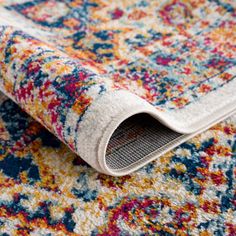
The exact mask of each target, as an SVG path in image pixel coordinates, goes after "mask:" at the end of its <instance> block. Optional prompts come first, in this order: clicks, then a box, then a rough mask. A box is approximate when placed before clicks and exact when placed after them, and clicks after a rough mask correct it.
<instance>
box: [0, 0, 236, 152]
mask: <svg viewBox="0 0 236 236" xmlns="http://www.w3.org/2000/svg"><path fill="white" fill-rule="evenodd" d="M3 7H4V8H5V10H7V11H9V12H10V13H11V14H12V16H14V14H17V16H18V17H20V19H21V20H22V21H26V24H27V25H29V26H30V27H31V28H36V29H38V30H39V31H40V32H41V34H40V35H43V36H40V37H39V38H35V37H32V36H30V35H29V34H28V33H30V30H29V29H28V30H27V29H25V31H27V32H28V31H29V32H28V33H27V32H22V31H20V30H18V29H16V28H14V27H9V26H2V27H1V28H0V63H1V64H0V66H1V87H2V89H3V90H4V92H5V93H7V94H8V95H10V96H11V97H13V98H14V100H15V101H16V102H17V103H19V104H20V105H21V106H22V107H23V108H24V109H25V110H26V111H27V112H28V113H29V114H30V115H31V116H32V117H34V118H35V119H37V120H38V121H40V123H41V124H43V125H44V126H45V127H47V128H48V129H49V130H50V131H52V132H53V133H54V134H55V135H56V136H57V137H58V138H59V139H61V140H62V141H63V142H65V143H66V144H68V146H69V147H70V148H71V149H72V150H75V151H76V152H78V150H79V147H78V146H77V140H76V137H77V133H78V129H79V125H80V122H81V121H82V120H83V115H84V113H85V111H86V110H87V108H88V107H89V106H90V104H91V103H92V102H93V101H94V100H96V99H97V98H99V97H100V96H102V95H103V94H105V93H107V92H109V91H114V90H119V89H125V90H128V91H131V92H133V93H135V94H137V95H139V96H140V97H142V98H144V99H145V100H146V101H148V102H150V103H151V104H152V105H154V106H155V107H156V108H157V109H159V110H162V111H165V110H173V109H175V110H178V109H183V108H184V107H186V106H188V105H189V104H192V103H194V102H196V101H198V100H199V98H201V97H203V96H206V95H207V94H209V93H214V92H217V90H218V89H219V88H220V87H222V86H224V85H225V84H227V83H229V82H230V81H232V80H233V79H234V78H235V70H236V67H235V65H236V49H235V40H236V35H235V32H236V21H235V19H236V18H235V2H234V1H210V0H209V1H208V0H203V1H196V0H191V1H180V0H179V1H177V0H173V1H143V0H142V1H138V0H137V1H134V0H132V1H121V2H120V1H118V2H116V1H105V0H104V1H102V0H95V1H71V0H70V1H56V0H50V1H49V0H37V1H28V0H20V1H5V3H3ZM72 117H73V120H75V121H74V122H71V119H72ZM71 123H72V124H73V125H71ZM75 123H76V125H74V124H75Z"/></svg>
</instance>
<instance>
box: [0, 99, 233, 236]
mask: <svg viewBox="0 0 236 236" xmlns="http://www.w3.org/2000/svg"><path fill="white" fill-rule="evenodd" d="M0 130H1V132H0V189H1V193H0V222H1V223H0V233H1V234H2V235H231V236H233V235H234V234H235V232H236V228H235V226H236V225H235V222H234V219H235V210H236V209H235V207H236V202H235V194H236V192H235V184H236V175H235V174H236V169H235V166H236V163H235V161H236V159H235V158H236V117H235V116H232V117H231V118H229V119H228V120H226V121H224V122H222V123H220V124H218V125H215V126H214V127H213V128H211V129H210V130H208V131H205V132H204V133H203V134H201V135H198V136H196V137H195V138H193V139H191V140H190V141H188V142H186V143H184V144H182V145H181V146H179V147H177V148H175V149H174V150H173V151H171V152H169V153H167V154H165V155H164V156H162V157H161V158H159V159H158V160H156V161H154V162H151V163H149V164H148V165H146V166H145V167H143V168H142V169H140V170H139V171H136V172H135V173H133V174H131V175H127V176H123V177H111V176H107V175H104V174H99V173H98V172H96V171H95V170H94V169H92V168H91V167H89V166H88V165H87V164H86V163H85V162H83V161H82V160H81V159H80V158H79V157H78V156H76V154H74V153H72V152H71V151H70V150H69V149H68V148H67V147H66V146H65V145H64V144H62V143H61V142H60V141H59V140H58V139H56V138H55V136H53V135H52V134H50V133H49V132H48V131H46V130H45V129H44V128H43V127H42V126H41V125H39V123H37V122H36V121H34V120H33V119H32V118H30V117H29V116H28V115H27V114H26V113H24V112H23V111H22V110H21V109H20V108H19V107H18V106H17V105H16V104H15V103H13V102H12V101H11V100H9V99H7V98H6V97H3V98H1V105H0Z"/></svg>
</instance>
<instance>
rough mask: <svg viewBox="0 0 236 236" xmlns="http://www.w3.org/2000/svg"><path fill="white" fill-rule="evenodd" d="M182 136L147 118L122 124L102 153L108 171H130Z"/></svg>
mask: <svg viewBox="0 0 236 236" xmlns="http://www.w3.org/2000/svg"><path fill="white" fill-rule="evenodd" d="M181 136H183V134H179V133H177V132H175V131H173V130H171V129H169V128H167V127H166V126H165V125H163V124H161V123H160V122H158V121H157V120H156V119H154V118H153V117H151V116H150V115H147V114H138V115H134V116H132V117H130V118H128V119H127V120H125V121H124V122H123V123H121V125H120V126H119V127H118V128H117V129H116V130H115V132H114V133H113V134H112V136H111V139H110V141H109V144H108V147H107V151H106V163H107V165H108V167H109V168H111V169H113V170H119V169H124V168H130V166H132V165H134V164H137V163H138V162H140V161H142V160H143V159H148V156H150V155H156V156H158V154H159V153H160V152H161V151H163V149H165V148H167V146H170V145H173V143H175V142H178V140H179V139H180V138H181Z"/></svg>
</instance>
